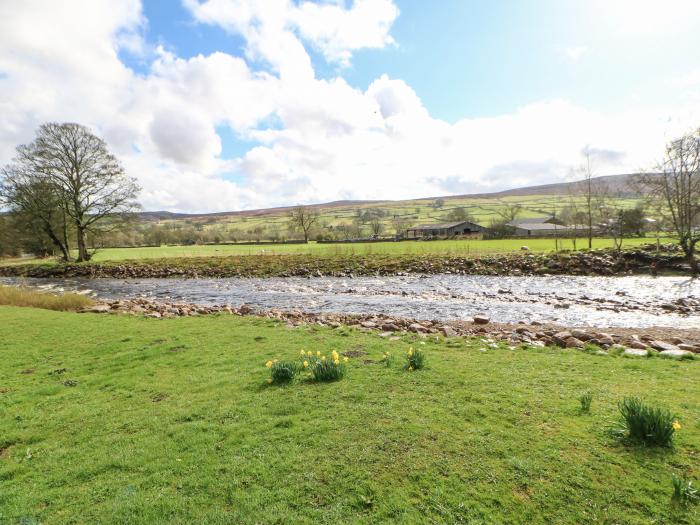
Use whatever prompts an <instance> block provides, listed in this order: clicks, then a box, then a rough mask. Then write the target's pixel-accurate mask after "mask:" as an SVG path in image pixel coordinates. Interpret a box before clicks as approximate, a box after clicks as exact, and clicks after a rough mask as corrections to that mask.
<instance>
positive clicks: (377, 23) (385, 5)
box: [183, 0, 399, 73]
mask: <svg viewBox="0 0 700 525" xmlns="http://www.w3.org/2000/svg"><path fill="white" fill-rule="evenodd" d="M183 3H184V5H185V7H187V8H188V9H189V10H190V11H191V12H192V14H193V16H194V17H195V19H197V20H198V21H200V22H203V23H207V24H212V25H218V26H221V27H223V28H224V29H226V30H228V31H231V32H233V33H237V34H240V35H242V36H244V37H245V38H246V39H247V41H248V53H249V55H250V56H251V57H261V58H264V59H265V60H268V61H269V62H270V63H271V64H272V65H273V66H275V67H277V68H282V67H283V66H293V67H290V68H289V69H290V70H291V71H294V72H297V73H298V72H299V71H303V72H307V73H308V71H309V68H310V67H311V65H310V62H309V61H308V55H307V54H306V51H305V50H304V48H303V46H302V45H301V43H300V42H299V41H298V40H297V39H296V37H295V36H294V34H293V33H294V32H297V33H298V34H299V35H300V36H301V38H302V39H304V40H305V41H307V42H309V43H310V44H312V45H313V46H314V47H316V48H317V49H319V50H320V51H321V52H322V53H323V55H324V57H325V58H326V59H327V60H328V61H330V62H337V63H339V64H341V65H343V66H347V65H349V64H350V58H351V56H352V52H353V51H355V50H358V49H362V48H382V47H384V46H387V45H390V44H394V39H393V38H392V37H391V35H389V30H390V28H391V25H392V23H393V22H394V20H395V19H396V17H397V16H398V14H399V10H398V8H397V7H396V5H394V3H393V1H392V0H355V1H354V3H353V4H352V6H351V7H350V8H349V9H348V8H346V7H344V6H343V5H341V4H340V3H336V4H328V3H324V4H317V3H314V2H309V1H305V2H302V3H301V4H299V5H296V4H294V3H293V2H291V1H290V0H265V1H264V2H260V1H256V0H204V1H203V2H201V1H200V0H183Z"/></svg>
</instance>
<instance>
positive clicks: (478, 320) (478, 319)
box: [473, 315, 491, 324]
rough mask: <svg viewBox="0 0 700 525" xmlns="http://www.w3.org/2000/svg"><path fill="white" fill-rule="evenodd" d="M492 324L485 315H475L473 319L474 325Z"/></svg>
mask: <svg viewBox="0 0 700 525" xmlns="http://www.w3.org/2000/svg"><path fill="white" fill-rule="evenodd" d="M490 322H491V319H489V318H488V317H486V316H485V315H475V316H474V318H473V323H474V324H489V323H490Z"/></svg>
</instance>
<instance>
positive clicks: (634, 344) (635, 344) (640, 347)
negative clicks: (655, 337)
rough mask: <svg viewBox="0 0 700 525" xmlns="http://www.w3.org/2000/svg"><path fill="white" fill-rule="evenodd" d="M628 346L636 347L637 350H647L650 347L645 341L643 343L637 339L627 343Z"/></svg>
mask: <svg viewBox="0 0 700 525" xmlns="http://www.w3.org/2000/svg"><path fill="white" fill-rule="evenodd" d="M627 346H629V347H630V348H634V349H636V350H646V349H647V348H649V347H648V346H647V345H645V344H644V343H642V342H641V341H639V340H637V339H632V340H631V341H630V342H629V343H628V344H627Z"/></svg>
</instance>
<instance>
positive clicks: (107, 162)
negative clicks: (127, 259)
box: [15, 123, 139, 261]
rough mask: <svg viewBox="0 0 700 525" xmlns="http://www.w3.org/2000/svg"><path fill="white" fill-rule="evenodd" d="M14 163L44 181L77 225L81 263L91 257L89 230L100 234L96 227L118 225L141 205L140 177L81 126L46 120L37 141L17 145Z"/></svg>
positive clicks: (39, 131) (24, 171) (102, 141)
mask: <svg viewBox="0 0 700 525" xmlns="http://www.w3.org/2000/svg"><path fill="white" fill-rule="evenodd" d="M15 167H16V169H17V170H19V171H20V172H23V173H26V174H28V176H31V177H36V178H38V179H40V180H43V181H45V183H46V184H48V185H50V186H51V187H52V188H54V191H55V192H56V193H57V194H58V195H59V197H60V201H61V208H62V209H63V210H64V211H65V213H66V215H67V216H68V218H69V220H70V222H72V224H73V227H74V228H75V236H76V241H77V245H78V261H87V260H89V259H90V255H91V254H90V253H89V252H88V248H87V234H88V233H96V232H98V225H99V226H103V227H105V225H106V224H111V225H112V226H114V225H115V224H116V222H117V221H118V219H120V218H123V217H124V216H126V215H128V214H129V213H131V212H132V211H134V210H135V209H136V208H137V207H138V205H137V203H136V194H137V192H138V191H139V187H138V185H137V184H136V181H135V180H134V179H133V178H130V177H128V176H127V175H126V173H125V172H124V168H123V167H122V165H121V163H120V162H119V161H118V160H117V158H116V157H115V156H114V155H112V154H111V153H110V152H109V150H108V148H107V144H106V143H105V141H104V140H102V139H101V138H99V137H97V136H95V135H94V134H92V132H91V131H90V130H89V129H88V128H86V127H85V126H81V125H80V124H73V123H64V124H58V123H48V124H43V125H42V126H41V127H40V128H39V130H38V131H37V135H36V139H35V140H34V142H32V143H30V144H27V145H21V146H18V147H17V157H16V158H15ZM106 219H109V221H107V220H106Z"/></svg>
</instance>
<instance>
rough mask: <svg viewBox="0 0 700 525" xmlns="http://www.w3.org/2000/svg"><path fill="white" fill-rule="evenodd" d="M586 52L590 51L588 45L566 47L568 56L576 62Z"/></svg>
mask: <svg viewBox="0 0 700 525" xmlns="http://www.w3.org/2000/svg"><path fill="white" fill-rule="evenodd" d="M586 53H588V48H587V47H586V46H575V47H567V48H566V56H567V57H569V59H570V60H573V61H574V62H576V61H577V60H578V59H579V58H581V57H582V56H583V55H585V54H586Z"/></svg>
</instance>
